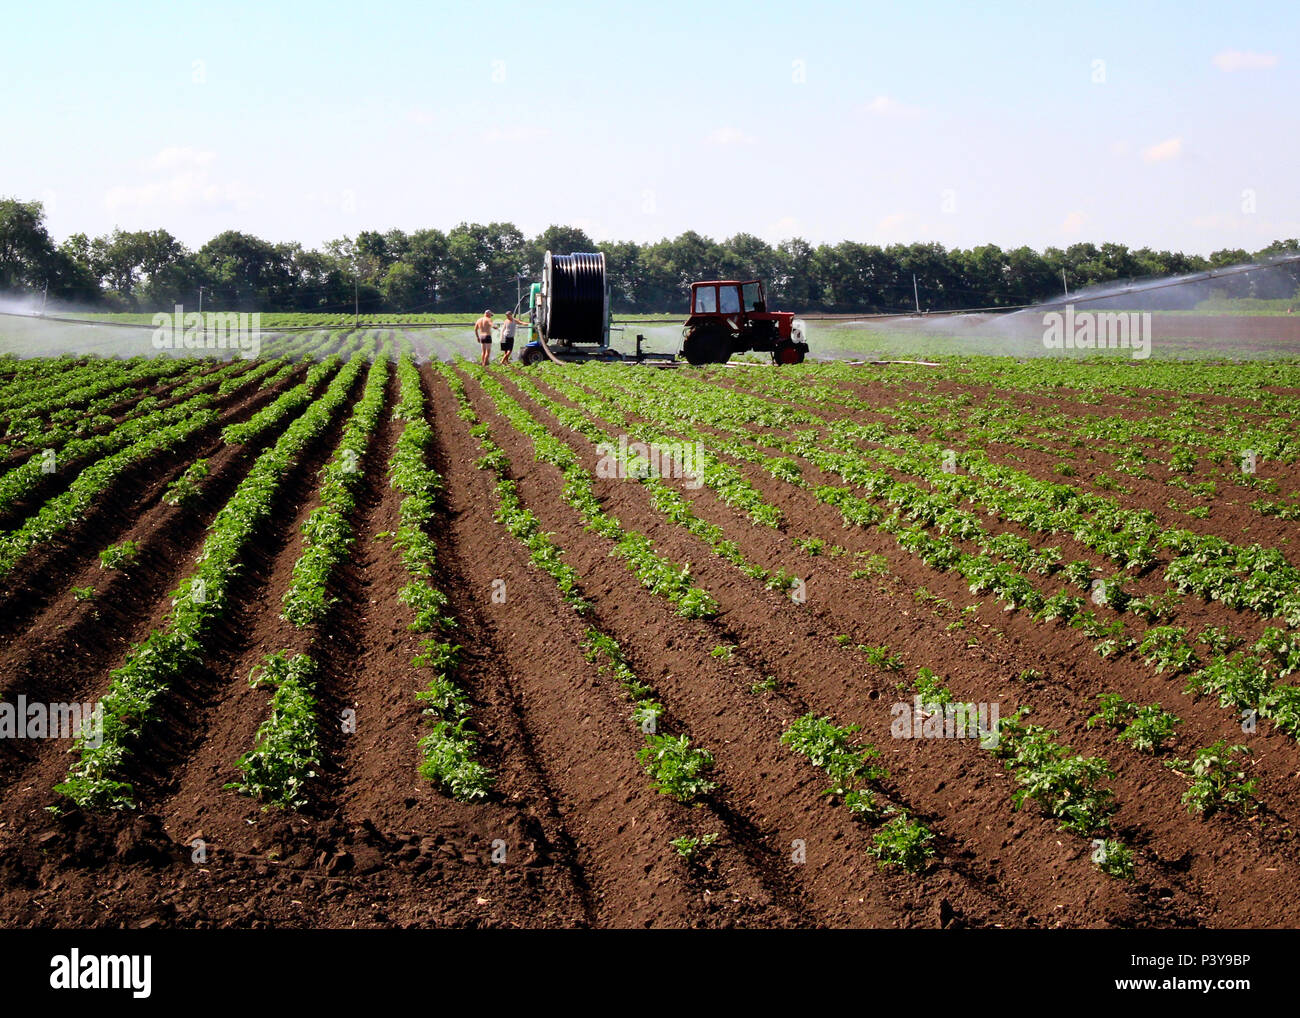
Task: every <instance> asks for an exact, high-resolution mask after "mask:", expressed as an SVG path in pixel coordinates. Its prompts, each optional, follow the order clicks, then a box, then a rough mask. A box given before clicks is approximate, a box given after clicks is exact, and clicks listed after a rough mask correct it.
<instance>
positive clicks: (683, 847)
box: [668, 833, 718, 859]
mask: <svg viewBox="0 0 1300 1018" xmlns="http://www.w3.org/2000/svg"><path fill="white" fill-rule="evenodd" d="M717 840H718V835H717V833H713V834H705V835H702V836H701V837H698V838H696V837H692V836H691V835H689V834H683V835H682V836H681V837H680V838H673V840H672V841H670V842H668V844H670V845H671V846H672V847H673V848H674V849H675V850H676V852H677V854H678V855H680V856H681V857H682V858H683V859H691V858H694V856H695V854H696V853H697V852H701V851H703V850H704V849H706V848H708V847H709V846H710V845H712V844H713V843H714V842H715V841H717Z"/></svg>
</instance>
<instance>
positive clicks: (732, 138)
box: [704, 127, 754, 145]
mask: <svg viewBox="0 0 1300 1018" xmlns="http://www.w3.org/2000/svg"><path fill="white" fill-rule="evenodd" d="M704 140H705V141H707V142H708V143H709V144H710V145H752V144H753V143H754V139H753V138H751V137H750V136H749V135H748V134H746V133H745V132H744V131H742V130H741V129H740V128H739V127H719V128H718V129H717V130H716V131H710V132H709V135H708V137H707V138H705V139H704Z"/></svg>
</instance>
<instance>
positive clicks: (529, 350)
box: [519, 346, 546, 364]
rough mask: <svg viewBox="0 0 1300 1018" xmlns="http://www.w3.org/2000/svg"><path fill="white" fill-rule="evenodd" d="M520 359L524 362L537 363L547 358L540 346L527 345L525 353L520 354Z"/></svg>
mask: <svg viewBox="0 0 1300 1018" xmlns="http://www.w3.org/2000/svg"><path fill="white" fill-rule="evenodd" d="M519 359H520V360H521V361H522V362H523V363H524V364H537V363H540V362H541V361H544V360H546V354H544V353H543V352H542V348H541V347H540V346H526V347H524V350H523V353H521V354H520V355H519Z"/></svg>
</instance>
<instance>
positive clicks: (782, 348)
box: [772, 343, 808, 364]
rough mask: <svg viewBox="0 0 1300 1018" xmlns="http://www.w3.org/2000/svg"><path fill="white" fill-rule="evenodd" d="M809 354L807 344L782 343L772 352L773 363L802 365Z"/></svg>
mask: <svg viewBox="0 0 1300 1018" xmlns="http://www.w3.org/2000/svg"><path fill="white" fill-rule="evenodd" d="M807 352H808V344H807V343H781V344H779V345H778V346H777V348H776V349H775V350H773V351H772V363H773V364H802V363H803V359H804V355H805V354H806V353H807Z"/></svg>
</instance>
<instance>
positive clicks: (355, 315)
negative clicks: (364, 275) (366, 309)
mask: <svg viewBox="0 0 1300 1018" xmlns="http://www.w3.org/2000/svg"><path fill="white" fill-rule="evenodd" d="M360 292H361V284H360V282H359V281H358V280H357V267H356V266H355V265H354V266H352V328H354V329H355V328H356V327H357V324H358V323H359V322H360V321H361V298H360V296H359V294H360Z"/></svg>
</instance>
